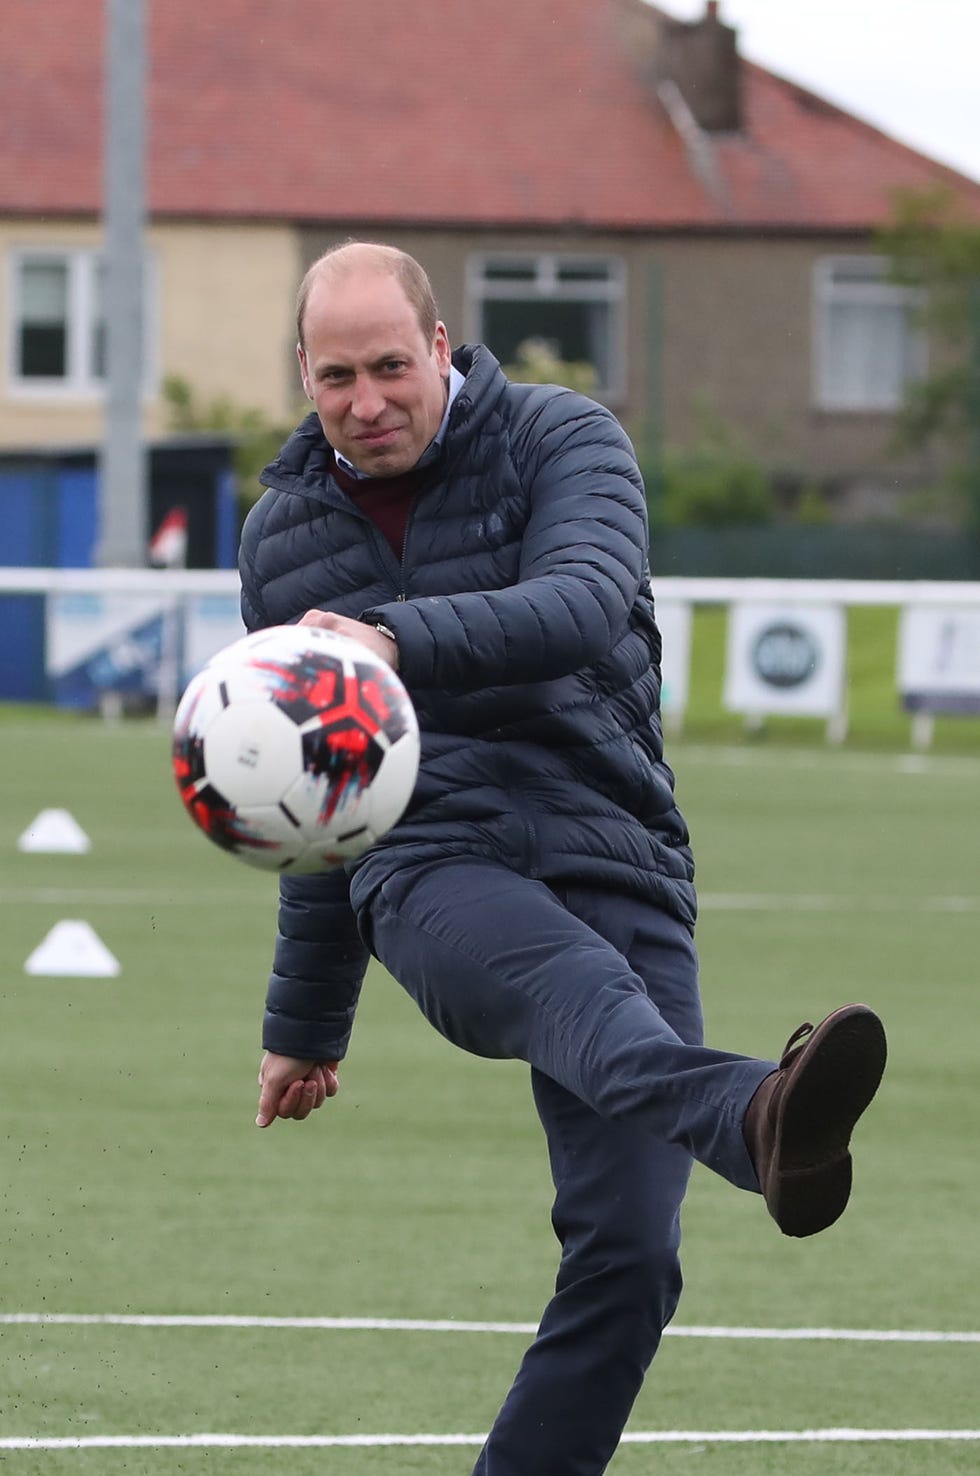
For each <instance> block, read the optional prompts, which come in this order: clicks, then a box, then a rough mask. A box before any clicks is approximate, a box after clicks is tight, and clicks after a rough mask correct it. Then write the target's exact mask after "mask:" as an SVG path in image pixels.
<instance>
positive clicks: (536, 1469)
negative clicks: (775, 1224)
mask: <svg viewBox="0 0 980 1476" xmlns="http://www.w3.org/2000/svg"><path fill="white" fill-rule="evenodd" d="M371 928H372V934H373V937H372V945H373V948H374V951H375V952H376V954H377V956H378V958H379V959H380V960H381V962H382V963H383V964H384V965H385V967H386V968H387V969H388V970H389V971H390V973H391V974H393V976H394V977H395V978H396V979H397V980H398V981H399V982H400V983H401V984H402V985H403V987H404V988H405V989H406V990H408V992H409V993H410V994H411V995H412V996H413V998H414V999H415V1000H416V1002H417V1003H418V1005H419V1007H420V1009H421V1010H422V1011H423V1013H424V1014H425V1015H426V1017H427V1018H428V1019H429V1020H430V1021H431V1023H432V1024H433V1025H434V1026H435V1027H436V1029H437V1030H439V1031H440V1032H441V1033H442V1034H443V1035H444V1036H446V1038H447V1039H448V1040H450V1041H453V1042H454V1043H455V1044H456V1045H458V1046H460V1047H462V1048H463V1049H464V1050H467V1051H470V1052H473V1053H474V1054H476V1055H480V1056H491V1057H504V1058H510V1059H520V1060H524V1061H527V1062H528V1063H529V1065H530V1066H531V1080H532V1087H533V1092H534V1099H535V1103H536V1106H537V1110H538V1113H539V1116H540V1118H541V1122H542V1125H543V1127H544V1131H545V1133H546V1135H547V1140H548V1149H549V1154H550V1161H551V1168H552V1175H553V1178H554V1184H555V1201H554V1209H553V1214H552V1222H553V1225H554V1229H555V1233H556V1235H557V1237H558V1240H559V1242H560V1245H561V1264H560V1268H559V1272H558V1278H557V1284H556V1288H555V1295H554V1297H553V1299H552V1300H551V1302H550V1303H549V1304H548V1307H547V1308H546V1310H545V1312H544V1315H543V1317H542V1319H541V1323H540V1327H539V1330H538V1334H537V1337H536V1338H535V1341H534V1342H533V1344H532V1345H531V1347H530V1348H529V1349H528V1351H527V1353H526V1355H525V1357H524V1361H523V1363H522V1365H521V1368H520V1370H519V1372H518V1375H517V1378H516V1380H515V1382H514V1384H513V1386H512V1388H511V1390H510V1393H509V1395H508V1397H507V1399H506V1401H505V1403H504V1405H503V1407H502V1409H501V1410H500V1413H499V1415H498V1416H497V1419H496V1421H495V1422H494V1426H493V1429H492V1430H491V1432H490V1435H489V1438H488V1440H487V1443H486V1445H485V1446H484V1448H483V1450H482V1451H481V1453H480V1456H479V1459H478V1460H477V1463H476V1466H475V1468H474V1476H599V1473H601V1472H603V1471H604V1470H605V1469H606V1466H607V1465H608V1463H609V1461H610V1459H611V1457H612V1455H613V1453H614V1451H615V1449H616V1446H617V1444H618V1443H619V1438H620V1436H621V1434H622V1431H623V1427H624V1426H625V1424H626V1421H627V1419H628V1417H629V1413H630V1410H631V1408H632V1406H633V1402H634V1400H635V1398H636V1395H637V1393H638V1391H639V1388H640V1385H641V1383H642V1381H643V1377H644V1375H645V1373H646V1370H647V1368H648V1367H649V1364H650V1361H651V1359H652V1358H653V1356H654V1354H655V1352H656V1350H657V1347H658V1344H659V1342H660V1336H661V1333H662V1332H663V1329H664V1327H665V1326H666V1324H667V1323H668V1322H669V1320H670V1318H671V1316H672V1315H673V1312H674V1309H675V1307H676V1305H677V1300H678V1297H679V1295H680V1289H681V1273H680V1263H679V1257H678V1250H679V1244H680V1207H681V1201H682V1199H683V1197H684V1193H685V1191H686V1188H687V1182H688V1177H689V1174H690V1168H691V1162H692V1159H695V1158H696V1159H698V1160H699V1161H700V1162H702V1163H705V1164H707V1165H708V1166H709V1167H710V1168H712V1169H714V1170H716V1171H717V1172H718V1173H720V1174H722V1175H724V1177H725V1178H727V1179H728V1180H730V1182H731V1183H733V1184H735V1185H738V1186H739V1187H741V1188H744V1189H750V1190H755V1191H756V1192H758V1181H757V1179H756V1175H755V1172H754V1170H753V1168H752V1164H751V1161H750V1159H749V1156H748V1153H747V1151H746V1148H745V1144H744V1141H743V1139H742V1132H741V1122H742V1117H743V1115H744V1112H745V1108H746V1105H747V1103H748V1101H749V1098H750V1097H751V1096H752V1094H753V1092H754V1091H755V1089H756V1087H757V1086H758V1085H759V1083H760V1081H762V1079H763V1078H764V1077H765V1076H767V1075H768V1074H769V1073H770V1072H771V1071H773V1070H774V1069H775V1062H772V1061H759V1060H755V1059H752V1058H748V1057H744V1056H736V1055H731V1054H728V1053H726V1052H723V1051H714V1050H709V1049H707V1048H706V1047H704V1046H703V1044H702V1026H701V1006H700V999H699V992H698V981H697V955H696V952H695V948H694V943H693V940H692V938H691V935H690V933H689V932H688V931H687V929H686V928H685V927H684V926H683V925H682V924H680V923H678V922H676V921H675V920H674V919H672V918H670V917H668V916H667V915H666V914H665V913H663V912H661V911H660V910H659V909H657V908H654V907H650V906H648V905H646V904H644V903H642V902H638V901H637V900H636V899H635V898H628V897H624V896H621V895H619V894H616V893H610V892H602V891H596V890H586V889H582V888H578V887H569V888H555V889H552V888H550V887H548V886H546V885H544V884H543V883H541V882H538V881H532V880H528V879H527V878H525V877H522V876H520V875H518V874H517V873H515V872H512V871H510V870H508V869H507V868H505V867H502V866H499V865H496V864H494V863H491V862H483V861H481V860H478V859H453V860H452V861H446V862H445V863H441V864H438V865H426V866H420V867H418V868H415V869H408V870H406V871H404V872H401V873H399V874H398V875H397V876H396V877H394V878H392V879H391V880H389V881H387V882H386V883H385V885H384V886H383V888H382V889H381V892H380V893H379V894H378V896H377V897H376V898H375V902H374V905H373V907H372V915H371Z"/></svg>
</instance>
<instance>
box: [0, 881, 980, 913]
mask: <svg viewBox="0 0 980 1476" xmlns="http://www.w3.org/2000/svg"><path fill="white" fill-rule="evenodd" d="M241 901H242V894H241V893H240V892H237V893H236V892H221V891H213V892H209V891H207V890H202V889H200V888H198V889H196V890H193V891H187V892H174V891H171V892H167V893H161V892H158V891H157V892H155V891H152V890H145V889H141V888H138V887H132V888H127V887H112V888H108V887H31V888H27V887H23V888H17V887H8V888H4V889H0V905H6V906H8V907H22V906H59V907H62V906H63V907H148V908H150V909H151V910H152V911H153V912H154V913H160V912H162V911H165V910H166V908H167V907H168V906H174V905H179V906H182V907H221V906H225V905H228V906H231V905H232V904H234V905H236V906H237V905H239V904H240V903H241ZM700 902H701V908H702V910H703V911H705V912H783V913H785V912H833V913H838V912H861V913H872V912H884V913H894V912H901V913H915V914H930V913H933V914H940V915H945V916H949V915H950V914H954V915H955V914H958V913H959V914H963V913H966V914H970V913H976V912H980V896H977V895H973V896H969V895H968V896H962V897H961V896H943V895H939V896H931V897H929V896H927V897H905V896H900V895H898V894H894V895H891V896H870V897H866V896H862V895H861V894H860V893H854V892H839V893H834V892H702V893H701V895H700Z"/></svg>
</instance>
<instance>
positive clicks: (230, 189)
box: [0, 0, 980, 230]
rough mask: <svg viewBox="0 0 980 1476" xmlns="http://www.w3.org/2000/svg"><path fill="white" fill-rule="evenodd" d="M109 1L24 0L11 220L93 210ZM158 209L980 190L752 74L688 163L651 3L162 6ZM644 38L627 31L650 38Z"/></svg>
mask: <svg viewBox="0 0 980 1476" xmlns="http://www.w3.org/2000/svg"><path fill="white" fill-rule="evenodd" d="M105 9H106V7H105V0H43V3H42V0H5V3H4V27H3V47H2V51H0V211H2V212H3V213H5V214H10V213H20V214H26V213H30V214H34V213H37V214H44V215H48V216H64V215H72V214H85V215H91V214H96V213H97V212H98V211H99V209H100V202H101V196H102V175H101V134H102V50H103V28H104V11H105ZM147 11H148V15H149V24H150V36H151V44H150V51H151V59H150V74H151V83H150V86H149V88H148V102H149V142H148V170H147V175H148V200H149V206H150V209H151V211H152V212H153V213H154V214H156V215H168V216H198V217H212V216H220V217H239V218H268V219H287V220H293V221H311V222H312V221H320V222H330V221H332V220H337V221H344V222H348V221H357V222H371V221H376V222H378V223H379V224H382V223H387V224H392V223H396V222H403V223H409V222H415V221H417V222H431V223H443V224H450V225H466V224H492V225H513V224H536V225H542V226H551V227H554V226H564V225H577V226H584V227H591V228H600V229H601V228H615V229H639V230H644V229H645V230H664V229H671V228H685V227H695V228H703V229H712V228H727V229H749V228H751V229H760V228H769V229H787V228H796V229H838V228H840V229H847V228H855V229H867V228H869V227H871V226H873V225H875V224H877V223H878V222H881V221H883V220H884V219H885V218H886V217H887V216H888V214H889V213H890V205H891V198H892V192H893V191H894V189H896V188H897V187H905V188H921V187H923V186H926V185H929V184H934V183H937V182H945V183H946V184H948V185H950V186H951V187H952V188H953V190H954V192H955V193H956V194H957V195H959V196H960V197H961V199H962V201H963V204H964V205H965V206H966V208H967V209H968V210H969V211H970V212H971V213H974V212H975V213H976V214H977V215H978V217H980V184H977V183H975V182H973V181H971V180H968V179H966V178H964V177H963V176H961V175H958V174H956V173H955V172H954V171H952V170H949V169H946V168H945V167H943V166H942V165H939V164H937V163H935V162H933V161H931V160H929V159H927V158H925V157H924V156H923V155H921V154H917V153H916V152H915V151H913V150H911V149H909V148H906V147H905V146H904V145H902V144H899V143H897V142H896V141H895V140H893V139H891V138H889V137H888V136H887V135H885V134H883V133H880V132H878V131H877V130H876V129H874V128H871V127H870V126H869V125H867V124H865V123H863V122H861V121H859V120H858V119H856V118H854V117H853V116H851V115H850V114H848V113H846V112H843V111H842V110H840V109H839V108H835V107H832V106H831V105H830V104H828V103H825V102H824V101H823V100H821V99H820V98H817V97H815V96H814V95H813V94H812V93H809V92H806V91H804V90H803V89H801V88H798V87H796V86H794V85H793V84H791V83H788V82H786V81H784V80H782V79H780V78H778V77H775V76H774V75H773V74H772V73H770V72H767V71H765V70H763V69H762V68H760V67H757V66H754V65H750V64H748V63H745V62H743V64H742V66H743V99H744V125H745V126H744V128H743V130H742V131H741V132H739V133H737V134H723V135H717V136H715V137H714V139H713V141H712V148H713V153H714V166H715V167H714V184H713V186H712V184H711V183H710V182H708V183H706V182H705V178H704V175H703V173H702V174H699V173H698V171H697V170H696V169H695V168H694V167H693V164H692V161H691V159H690V158H689V156H688V153H687V150H686V148H685V145H684V143H683V142H682V140H681V138H680V137H679V136H678V133H677V131H676V129H675V127H674V125H673V124H672V123H671V121H670V119H669V118H668V116H667V113H666V112H665V110H664V108H663V107H662V106H661V104H660V102H659V101H658V100H657V97H656V95H655V93H654V92H653V90H652V88H651V87H650V85H649V84H648V82H647V81H645V80H644V78H643V76H642V75H641V72H640V69H639V68H638V66H637V65H636V60H635V40H636V32H635V28H636V26H637V25H639V26H640V27H641V28H642V27H647V26H650V25H653V24H655V20H656V17H655V14H654V13H653V12H652V11H651V9H650V7H648V6H646V5H645V4H644V0H411V3H406V0H276V3H275V4H271V3H269V0H150V3H148V4H147ZM631 28H632V29H631Z"/></svg>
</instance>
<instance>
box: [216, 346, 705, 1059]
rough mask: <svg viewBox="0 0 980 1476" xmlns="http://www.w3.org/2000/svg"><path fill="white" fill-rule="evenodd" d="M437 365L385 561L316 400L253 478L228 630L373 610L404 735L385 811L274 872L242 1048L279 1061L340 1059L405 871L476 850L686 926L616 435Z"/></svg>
mask: <svg viewBox="0 0 980 1476" xmlns="http://www.w3.org/2000/svg"><path fill="white" fill-rule="evenodd" d="M454 363H455V364H456V367H457V368H458V369H460V370H461V372H462V373H463V374H465V376H466V383H465V385H464V386H463V387H462V388H461V390H460V392H459V394H458V395H457V397H456V399H455V401H454V403H453V407H452V411H451V415H450V420H449V426H448V430H447V433H446V437H445V440H444V442H443V445H442V448H441V450H440V451H439V452H438V454H437V455H435V456H434V458H433V460H432V462H431V466H430V467H429V469H428V477H429V480H428V481H426V482H424V483H423V485H422V488H421V490H420V491H418V492H417V493H416V495H415V499H414V502H413V506H412V510H411V513H410V516H409V522H408V527H407V530H406V536H405V547H404V554H403V557H402V560H401V563H400V564H399V561H398V560H397V558H396V557H395V555H394V553H393V552H392V550H391V547H390V545H389V544H388V543H387V541H386V539H385V538H384V537H383V536H382V534H381V533H380V532H379V531H378V529H377V528H375V526H374V525H373V523H372V522H371V521H370V520H369V519H368V518H367V517H366V516H365V515H364V514H363V513H362V512H361V511H360V510H359V509H358V508H357V507H355V505H354V503H353V502H352V501H351V499H350V498H348V497H347V496H346V494H345V493H344V492H343V491H342V490H341V489H340V487H339V486H338V485H337V483H336V481H335V480H334V478H333V476H332V475H331V466H332V452H331V449H330V447H329V446H328V444H327V442H326V441H325V439H324V436H323V433H322V430H321V428H320V425H319V421H318V420H317V418H316V416H315V415H310V416H309V417H308V418H307V419H306V420H305V421H304V422H303V424H302V425H301V426H300V427H299V428H298V430H297V431H296V432H295V433H294V434H293V436H292V437H291V438H290V440H289V441H288V442H287V444H286V446H285V447H284V448H283V450H282V452H281V453H280V455H279V457H278V459H277V460H276V461H275V462H273V464H272V465H271V466H270V467H268V468H267V469H266V471H265V472H264V473H263V475H262V481H263V482H264V483H265V485H266V486H267V488H268V490H267V491H266V493H265V494H264V496H263V497H262V498H261V500H260V501H259V502H258V503H257V504H256V506H255V507H254V508H253V509H252V511H251V512H250V513H249V516H248V518H247V520H246V523H245V527H244V531H243V534H242V544H241V556H240V568H241V579H242V612H243V615H244V619H245V624H246V626H247V627H248V628H249V629H250V630H253V629H257V628H259V627H261V626H266V625H277V624H283V623H286V622H289V621H294V620H297V619H298V618H299V617H300V616H301V615H302V614H303V613H304V611H306V610H309V609H314V608H319V609H324V610H333V611H336V612H337V613H338V614H341V615H348V616H351V617H353V618H363V617H368V618H373V619H377V620H378V621H380V622H381V623H383V624H384V625H387V626H388V627H390V629H391V630H392V631H393V632H394V633H395V635H396V637H397V640H398V652H399V674H400V676H401V678H402V680H403V682H404V683H405V685H406V687H407V689H408V691H409V693H410V695H411V697H412V700H413V702H414V704H415V708H416V711H417V713H418V719H419V726H420V729H421V734H422V760H421V766H420V771H419V779H418V784H417V786H416V790H415V794H414V797H413V800H412V803H411V805H410V807H409V810H408V812H407V814H406V815H405V817H404V818H403V819H402V820H401V821H400V822H399V823H398V825H396V826H395V827H394V829H393V830H392V831H391V832H390V833H389V834H388V835H387V836H386V837H385V838H384V839H383V840H382V841H380V842H379V843H378V844H377V845H375V846H374V847H373V848H372V849H371V851H369V852H368V854H367V856H366V857H363V858H362V859H361V860H359V861H358V862H356V863H353V864H352V865H350V866H348V867H347V868H346V870H345V871H340V872H333V873H329V874H327V875H326V876H321V877H283V878H282V882H281V900H280V909H279V937H278V940H277V944H276V952H275V960H274V964H273V973H272V978H271V981H270V985H269V992H268V996H267V1001H266V1019H265V1028H264V1035H263V1040H264V1044H265V1046H266V1048H267V1049H269V1050H273V1051H277V1052H280V1053H281V1054H284V1055H296V1056H301V1057H304V1058H308V1059H318V1060H335V1059H339V1058H340V1057H341V1056H342V1055H343V1054H344V1051H345V1050H346V1045H347V1040H348V1036H349V1034H350V1029H351V1025H352V1023H353V1013H354V1008H355V1005H356V1001H357V994H358V991H359V989H360V984H361V980H362V978H363V974H364V970H365V967H366V964H367V959H368V955H369V949H370V940H371V922H370V909H371V899H372V897H373V896H374V894H375V893H376V891H377V890H378V888H379V887H380V886H381V885H382V884H383V882H384V881H385V879H386V878H387V877H388V876H390V875H391V873H392V872H393V871H396V870H398V869H400V868H401V867H403V866H405V865H409V864H415V863H417V862H420V861H426V860H433V861H437V860H445V859H446V858H452V857H454V856H459V855H468V856H470V855H478V856H484V857H487V858H489V859H492V860H495V861H498V862H500V863H502V864H503V865H505V866H508V867H511V868H513V869H515V870H518V871H521V872H522V873H523V874H525V875H527V876H529V877H537V878H540V879H542V880H544V881H546V882H554V883H557V884H561V883H579V884H585V885H590V886H595V887H609V888H614V889H616V890H618V891H625V892H629V893H632V894H634V895H636V896H637V897H640V898H646V899H648V900H650V901H652V902H653V903H655V904H656V905H658V906H660V907H662V908H663V909H664V910H665V911H667V912H669V913H671V914H672V915H673V916H674V917H677V918H679V919H680V920H681V921H683V922H684V923H686V924H688V925H689V926H692V927H693V923H694V916H695V897H694V888H693V874H694V867H693V862H692V858H691V852H690V849H689V846H688V834H687V829H686V827H685V824H684V821H683V819H682V817H681V815H680V814H679V812H678V810H677V808H676V805H675V803H674V793H673V776H672V774H671V772H670V770H669V769H668V768H667V766H666V765H665V763H664V762H663V744H662V737H661V727H660V715H659V699H660V667H659V659H660V636H659V633H658V631H657V627H656V624H655V621H654V607H653V598H652V594H651V590H650V576H649V566H648V558H647V548H648V533H647V521H646V503H645V499H644V495H643V486H642V482H641V479H640V474H639V471H638V469H637V465H636V459H635V456H634V454H633V451H632V448H631V446H630V443H629V441H628V439H627V437H626V435H625V434H624V432H623V430H622V428H621V426H620V425H619V423H618V422H617V421H616V419H615V418H614V417H613V416H612V415H611V414H610V413H609V412H608V411H607V410H605V409H603V408H602V407H601V406H599V405H597V404H594V403H593V402H592V401H591V400H588V399H585V398H584V397H583V396H581V395H578V394H575V393H573V392H572V391H570V390H564V389H558V388H556V387H554V386H551V385H519V384H511V383H509V382H508V381H507V379H506V378H505V377H504V375H503V374H502V372H501V370H500V367H499V365H498V364H497V361H496V360H495V359H494V357H493V355H492V354H491V353H490V352H489V351H488V350H487V349H486V348H483V347H479V346H477V347H467V348H462V349H460V350H458V351H457V353H456V354H455V355H454ZM427 460H428V458H423V465H424V464H425V462H426V461H427Z"/></svg>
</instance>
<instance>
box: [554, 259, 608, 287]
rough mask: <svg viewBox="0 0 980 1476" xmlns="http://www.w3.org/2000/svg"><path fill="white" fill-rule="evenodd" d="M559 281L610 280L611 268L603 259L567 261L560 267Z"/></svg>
mask: <svg viewBox="0 0 980 1476" xmlns="http://www.w3.org/2000/svg"><path fill="white" fill-rule="evenodd" d="M558 280H559V282H608V281H609V268H608V266H607V265H606V264H605V262H601V261H566V262H562V263H560V264H559V267H558Z"/></svg>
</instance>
